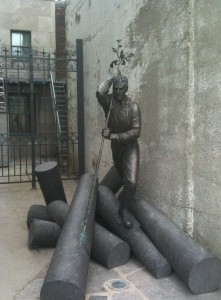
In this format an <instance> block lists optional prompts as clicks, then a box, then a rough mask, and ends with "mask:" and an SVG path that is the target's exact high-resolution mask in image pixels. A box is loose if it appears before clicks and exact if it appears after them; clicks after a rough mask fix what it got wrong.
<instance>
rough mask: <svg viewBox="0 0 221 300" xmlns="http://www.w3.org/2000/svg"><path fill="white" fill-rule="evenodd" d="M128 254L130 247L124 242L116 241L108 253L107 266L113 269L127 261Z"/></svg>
mask: <svg viewBox="0 0 221 300" xmlns="http://www.w3.org/2000/svg"><path fill="white" fill-rule="evenodd" d="M129 256H130V247H129V245H128V244H127V243H125V242H123V241H122V242H120V243H118V244H117V245H116V246H115V247H114V248H113V249H112V250H111V253H110V254H109V257H108V261H107V268H108V269H113V268H116V267H119V266H121V265H124V264H126V263H127V261H128V259H129Z"/></svg>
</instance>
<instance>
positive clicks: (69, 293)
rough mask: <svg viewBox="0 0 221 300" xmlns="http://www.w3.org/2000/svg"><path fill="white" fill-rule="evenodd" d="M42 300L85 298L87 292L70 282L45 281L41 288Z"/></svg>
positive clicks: (79, 299) (78, 299)
mask: <svg viewBox="0 0 221 300" xmlns="http://www.w3.org/2000/svg"><path fill="white" fill-rule="evenodd" d="M40 299H41V300H61V299H62V300H74V299H76V300H84V299H85V292H84V291H83V290H82V289H81V288H79V287H78V286H76V285H75V284H73V283H70V282H64V281H52V282H47V281H46V282H44V284H43V286H42V289H41V295H40Z"/></svg>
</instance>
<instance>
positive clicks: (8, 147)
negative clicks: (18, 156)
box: [7, 130, 10, 182]
mask: <svg viewBox="0 0 221 300" xmlns="http://www.w3.org/2000/svg"><path fill="white" fill-rule="evenodd" d="M7 134H8V130H7ZM7 149H8V182H10V145H9V140H8V144H7Z"/></svg>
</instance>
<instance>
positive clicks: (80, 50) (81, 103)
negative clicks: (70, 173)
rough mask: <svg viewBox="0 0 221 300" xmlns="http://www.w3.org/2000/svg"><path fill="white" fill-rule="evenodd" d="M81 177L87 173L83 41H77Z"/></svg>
mask: <svg viewBox="0 0 221 300" xmlns="http://www.w3.org/2000/svg"><path fill="white" fill-rule="evenodd" d="M76 50H77V51H76V52H77V111H78V112H77V114H78V158H79V175H80V176H81V175H83V174H84V173H85V142H84V74H83V40H82V39H77V40H76Z"/></svg>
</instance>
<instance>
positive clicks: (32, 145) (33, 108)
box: [29, 48, 36, 188]
mask: <svg viewBox="0 0 221 300" xmlns="http://www.w3.org/2000/svg"><path fill="white" fill-rule="evenodd" d="M29 51H30V52H29V67H30V98H31V153H32V154H31V159H32V188H36V178H35V103H34V74H33V72H34V70H33V51H32V49H31V48H30V50H29Z"/></svg>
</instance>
